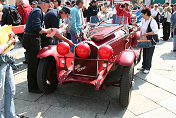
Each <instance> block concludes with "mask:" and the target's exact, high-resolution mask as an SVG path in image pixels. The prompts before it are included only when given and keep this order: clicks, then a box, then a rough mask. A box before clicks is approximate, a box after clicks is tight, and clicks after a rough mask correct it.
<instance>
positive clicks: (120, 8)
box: [116, 3, 132, 23]
mask: <svg viewBox="0 0 176 118" xmlns="http://www.w3.org/2000/svg"><path fill="white" fill-rule="evenodd" d="M128 7H129V4H128V3H123V4H121V3H119V4H117V5H116V11H117V16H123V17H127V18H128V23H130V22H131V18H132V12H131V11H130V10H129V9H128Z"/></svg>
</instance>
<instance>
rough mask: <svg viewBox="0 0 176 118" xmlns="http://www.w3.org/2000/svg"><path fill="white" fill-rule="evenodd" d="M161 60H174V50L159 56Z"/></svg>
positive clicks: (175, 58)
mask: <svg viewBox="0 0 176 118" xmlns="http://www.w3.org/2000/svg"><path fill="white" fill-rule="evenodd" d="M160 57H161V58H162V59H163V60H176V52H173V51H172V50H171V51H170V53H164V54H162V55H161V56H160Z"/></svg>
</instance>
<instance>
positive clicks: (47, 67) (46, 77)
mask: <svg viewBox="0 0 176 118" xmlns="http://www.w3.org/2000/svg"><path fill="white" fill-rule="evenodd" d="M37 84H38V87H39V89H40V90H41V91H42V92H45V93H51V92H53V91H55V90H56V88H57V85H58V78H57V70H56V61H55V59H54V58H53V57H46V58H43V59H41V60H40V63H39V66H38V70H37Z"/></svg>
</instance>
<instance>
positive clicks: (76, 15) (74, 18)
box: [69, 0, 83, 52]
mask: <svg viewBox="0 0 176 118" xmlns="http://www.w3.org/2000/svg"><path fill="white" fill-rule="evenodd" d="M82 7H83V1H82V0H77V1H76V5H75V6H74V7H73V8H72V9H71V13H70V17H69V30H70V35H71V40H72V42H73V43H74V44H77V43H79V42H81V34H82V24H83V23H82V19H81V12H80V9H81V8H82ZM70 51H71V52H74V46H71V48H70Z"/></svg>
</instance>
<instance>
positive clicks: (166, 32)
mask: <svg viewBox="0 0 176 118" xmlns="http://www.w3.org/2000/svg"><path fill="white" fill-rule="evenodd" d="M170 26H171V23H169V22H165V23H163V40H164V41H167V40H168V39H169V37H170Z"/></svg>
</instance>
